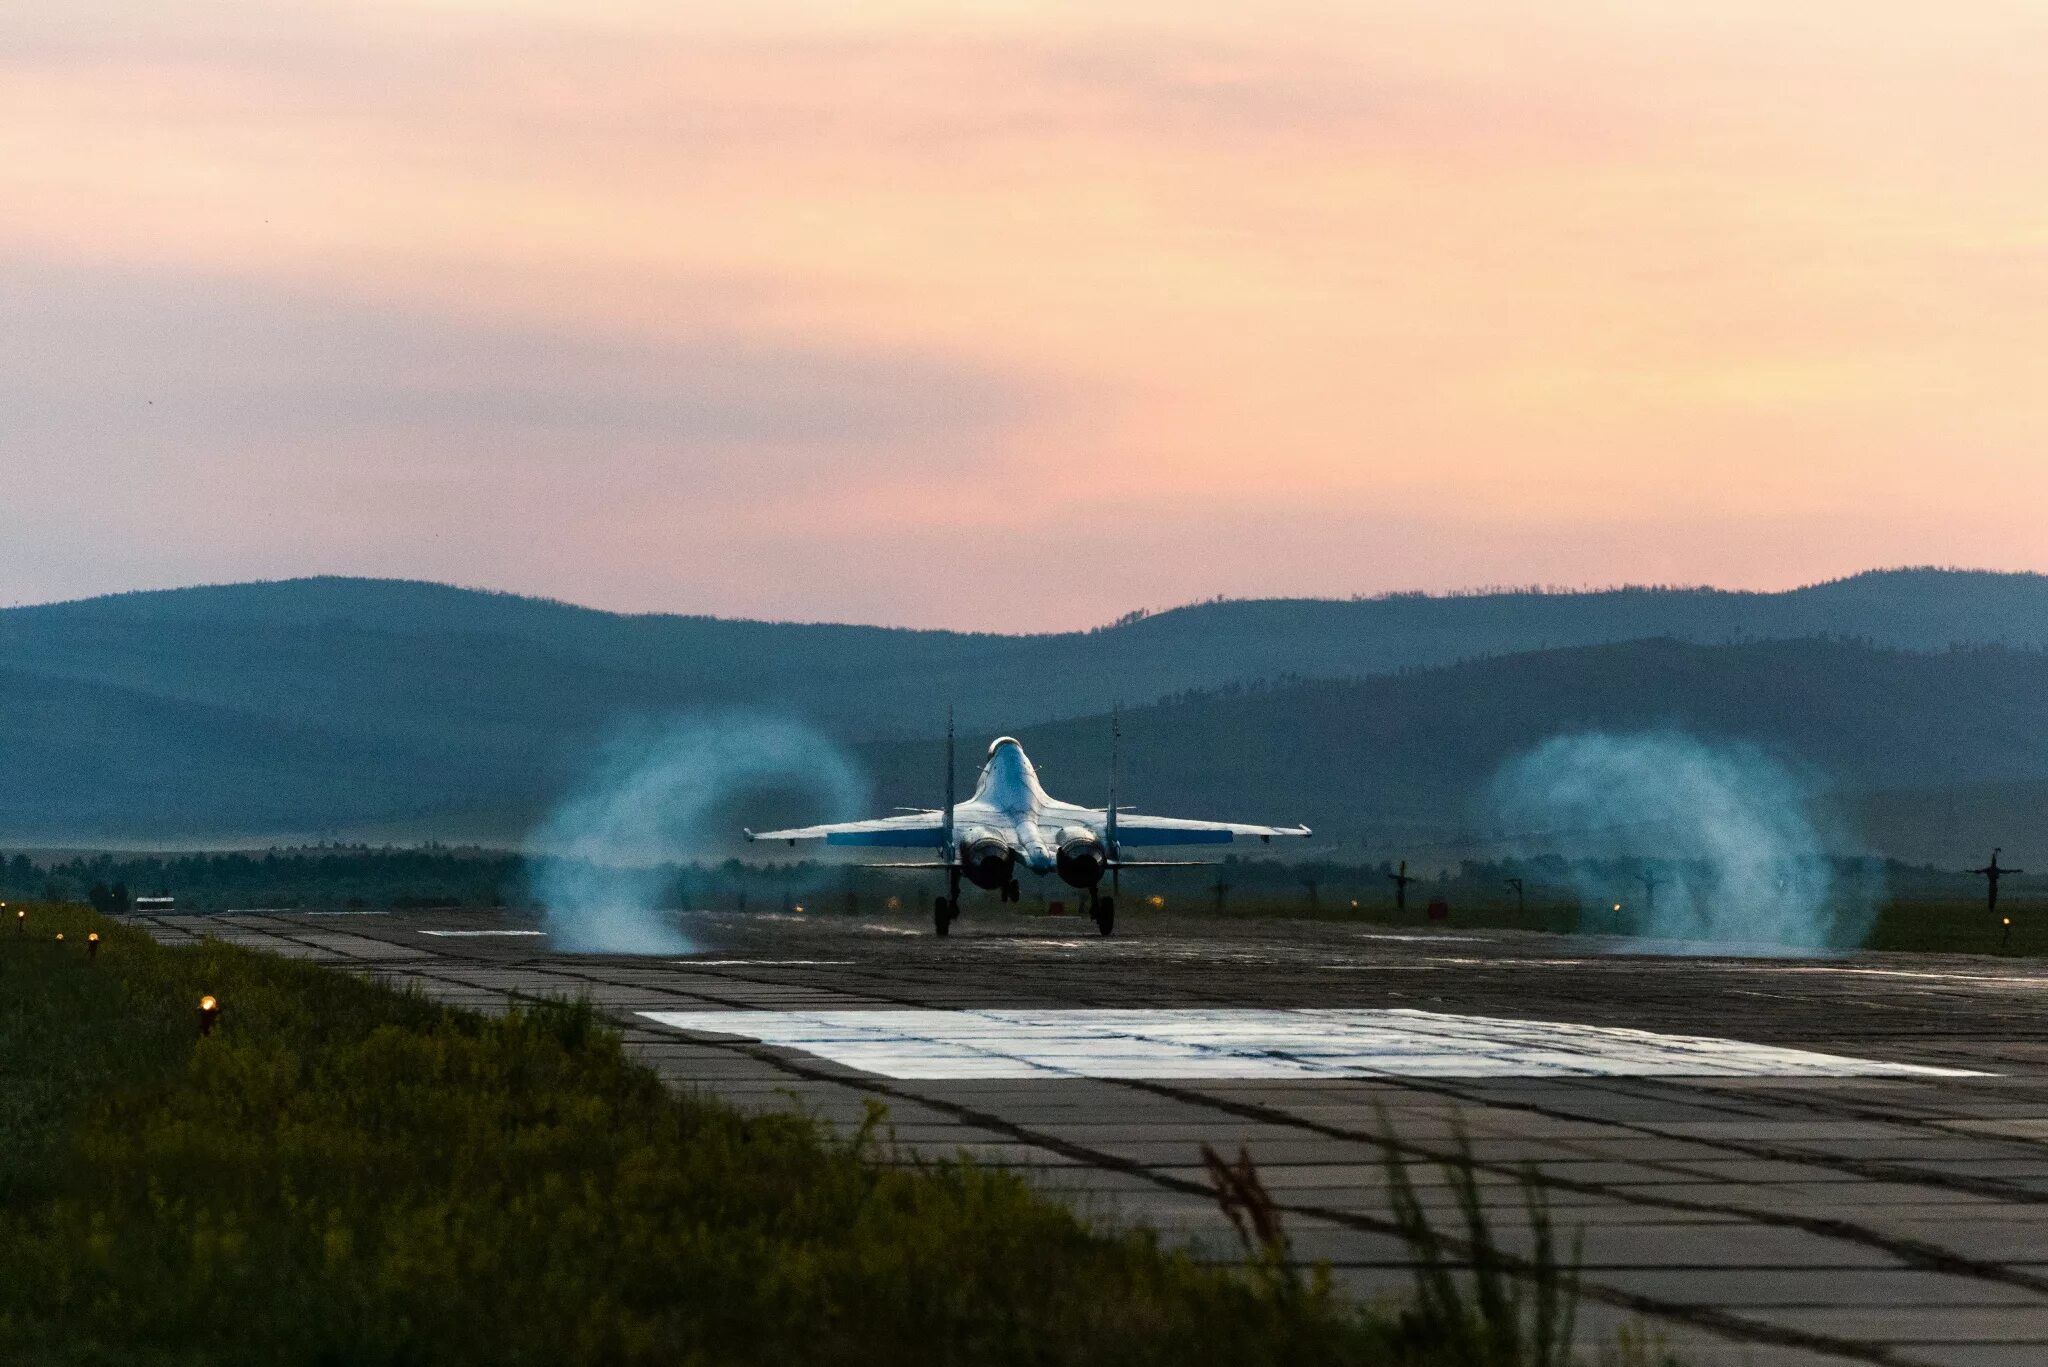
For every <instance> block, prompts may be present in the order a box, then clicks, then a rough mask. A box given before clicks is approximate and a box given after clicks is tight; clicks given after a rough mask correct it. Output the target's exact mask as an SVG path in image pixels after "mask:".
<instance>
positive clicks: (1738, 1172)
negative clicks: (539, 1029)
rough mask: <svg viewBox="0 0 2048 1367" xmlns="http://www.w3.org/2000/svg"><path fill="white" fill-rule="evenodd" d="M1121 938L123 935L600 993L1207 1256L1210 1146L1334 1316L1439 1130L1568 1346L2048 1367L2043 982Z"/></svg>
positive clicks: (1154, 921)
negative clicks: (1389, 1191)
mask: <svg viewBox="0 0 2048 1367" xmlns="http://www.w3.org/2000/svg"><path fill="white" fill-rule="evenodd" d="M1126 921H1127V925H1125V926H1123V927H1120V930H1121V931H1122V932H1123V933H1121V934H1119V936H1118V937H1117V938H1115V939H1112V940H1104V939H1101V938H1099V937H1097V936H1095V935H1094V934H1093V933H1092V927H1085V926H1084V923H1081V922H1079V921H1078V920H1077V919H1072V918H1069V919H1066V920H1056V919H1050V918H1040V917H1031V916H1026V915H1022V914H1012V913H1005V912H998V911H996V910H995V909H994V907H993V906H991V907H988V908H983V907H981V906H978V905H976V906H971V907H970V908H969V909H968V914H967V917H966V918H965V919H964V920H963V921H962V922H961V923H960V925H959V926H957V927H956V929H955V933H954V935H953V936H952V937H950V938H948V939H945V940H938V939H935V938H933V937H931V936H930V935H929V932H928V929H927V928H926V927H924V926H922V924H921V923H920V921H919V920H917V919H914V918H911V917H909V916H904V917H900V918H898V917H867V918H859V917H850V916H839V915H794V914H755V915H752V916H738V915H730V914H711V913H706V914H703V915H694V916H690V917H687V918H685V924H686V925H687V926H688V931H689V934H690V936H691V937H692V940H693V942H694V944H695V946H696V950H697V952H695V953H691V954H689V955H687V956H669V957H667V958H660V959H651V958H627V957H615V956H606V955H589V954H567V953H561V952H556V951H554V950H553V949H551V948H550V946H549V944H548V942H547V940H546V938H545V937H544V936H535V935H515V934H504V933H482V932H507V931H531V930H535V929H538V928H539V927H538V926H536V925H535V924H534V923H532V922H530V921H526V920H522V919H521V918H519V917H517V916H500V915H497V914H494V913H480V912H475V913H470V912H405V913H392V914H389V915H384V916H378V915H374V914H369V915H362V916H355V917H351V918H350V919H349V920H347V921H346V922H338V921H333V920H324V919H322V918H321V917H320V915H319V913H318V912H317V911H309V912H291V913H279V912H262V913H239V914H238V913H226V914H222V915H218V916H179V917H165V918H153V919H150V920H148V922H147V923H148V924H149V925H150V926H151V928H152V929H153V931H154V932H155V933H156V934H157V935H158V936H159V937H160V938H162V939H164V940H166V941H169V942H177V941H180V940H185V939H188V938H191V937H193V936H199V935H212V936H219V937H221V938H224V939H229V940H234V941H238V942H241V943H246V944H249V945H252V946H255V947H259V948H263V949H266V950H270V951H272V952H276V953H281V954H289V955H294V956H298V957H304V958H310V959H316V960H320V961H324V962H331V963H335V964H338V965H341V966H344V967H349V968H352V969H353V970H355V971H358V972H362V973H365V974H367V975H371V976H375V977H378V978H382V979H385V980H388V981H392V982H395V983H402V984H413V985H416V986H418V987H420V988H421V989H423V990H424V991H427V992H429V993H431V994H433V995H435V996H437V997H440V998H442V999H444V1000H448V1001H450V1002H455V1003H460V1004H462V1005H465V1006H471V1007H475V1008H478V1009H483V1010H495V1009H503V1008H504V1006H505V1005H506V1004H508V1003H512V1002H517V1001H521V1000H532V999H536V998H543V997H563V996H587V997H589V998H590V999H591V1000H592V1001H593V1002H594V1003H595V1004H596V1005H597V1007H598V1008H599V1009H600V1010H601V1011H602V1012H603V1013H604V1014H605V1015H606V1016H607V1017H608V1018H609V1019H611V1020H612V1021H613V1022H614V1023H615V1024H616V1025H617V1026H618V1027H619V1029H620V1030H621V1031H622V1032H623V1033H624V1035H625V1036H626V1039H627V1042H628V1045H629V1047H630V1048H632V1049H633V1050H635V1051H636V1052H637V1053H638V1054H639V1055H640V1056H641V1057H642V1058H643V1059H644V1060H645V1061H646V1062H647V1063H648V1064H649V1065H650V1066H652V1067H654V1068H655V1069H656V1070H657V1071H658V1072H660V1073H661V1075H662V1076H663V1077H664V1078H666V1079H668V1080H669V1081H670V1082H671V1083H673V1084H674V1085H676V1086H678V1087H684V1088H692V1089H698V1090H702V1091H705V1092H709V1093H713V1094H716V1095H719V1096H722V1097H724V1098H726V1099H728V1100H730V1101H732V1102H733V1103H734V1104H737V1105H740V1106H744V1107H748V1108H753V1109H776V1108H787V1107H789V1106H791V1105H801V1106H802V1107H804V1108H806V1109H807V1110H809V1111H811V1112H812V1113H814V1114H816V1115H818V1116H820V1117H821V1118H823V1119H825V1120H827V1121H829V1122H831V1123H835V1124H843V1125H851V1124H854V1123H857V1122H858V1121H859V1119H860V1118H861V1116H862V1115H863V1114H864V1104H865V1103H866V1102H867V1101H868V1100H871V1099H872V1100H879V1101H881V1102H883V1103H884V1104H886V1105H887V1106H888V1107H889V1108H890V1114H891V1117H892V1121H893V1123H894V1126H895V1137H896V1140H897V1143H898V1145H899V1147H900V1150H901V1156H902V1157H903V1158H904V1159H906V1160H914V1159H917V1158H920V1157H931V1156H950V1155H951V1154H953V1153H955V1152H960V1151H965V1152H968V1153H971V1154H974V1155H975V1156H977V1157H978V1158H981V1159H982V1160H984V1161H989V1162H1000V1163H1004V1164H1008V1165H1011V1166H1013V1167H1015V1168H1016V1169H1018V1170H1019V1171H1020V1172H1022V1173H1024V1174H1026V1175H1027V1177H1028V1179H1029V1180H1031V1181H1033V1182H1034V1183H1036V1184H1037V1185H1039V1186H1040V1187H1042V1188H1043V1189H1045V1190H1047V1191H1048V1192H1051V1193H1053V1194H1055V1195H1057V1196H1059V1197H1060V1198H1061V1199H1064V1200H1067V1201H1070V1202H1072V1203H1073V1204H1074V1205H1075V1206H1076V1207H1077V1208H1078V1209H1081V1210H1082V1211H1084V1212H1085V1213H1087V1214H1089V1215H1090V1216H1091V1217H1100V1218H1114V1219H1126V1220H1143V1221H1147V1222H1149V1223H1151V1224H1153V1225H1155V1226H1156V1227H1158V1228H1159V1229H1161V1230H1162V1231H1163V1232H1165V1233H1166V1234H1167V1235H1168V1236H1169V1237H1172V1238H1175V1239H1179V1240H1183V1241H1186V1242H1187V1243H1188V1244H1189V1245H1190V1246H1192V1247H1195V1248H1197V1249H1198V1250H1201V1251H1204V1252H1207V1253H1212V1254H1214V1255H1216V1256H1229V1255H1230V1254H1231V1252H1232V1251H1233V1248H1234V1243H1233V1240H1232V1238H1231V1236H1230V1232H1229V1227H1228V1225H1227V1224H1226V1223H1225V1222H1224V1221H1223V1219H1222V1217H1221V1215H1220V1214H1219V1213H1218V1212H1217V1210H1216V1208H1215V1206H1214V1204H1213V1202H1212V1201H1211V1200H1210V1198H1209V1195H1208V1190H1207V1186H1206V1183H1205V1181H1204V1178H1203V1172H1202V1169H1201V1167H1200V1157H1199V1151H1200V1146H1201V1145H1202V1144H1203V1143H1208V1144H1211V1145H1213V1146H1215V1147H1216V1148H1217V1149H1219V1150H1221V1151H1224V1152H1226V1153H1229V1154H1235V1153H1236V1151H1237V1149H1238V1147H1239V1146H1243V1147H1245V1148H1246V1149H1248V1150H1249V1151H1250V1152H1251V1154H1252V1156H1253V1158H1254V1159H1255V1160H1256V1161H1257V1162H1258V1164H1259V1166H1260V1170H1261V1173H1262V1175H1263V1177H1264V1180H1265V1181H1266V1184H1267V1186H1268V1187H1269V1189H1271V1190H1272V1191H1273V1193H1274V1194H1275V1196H1276V1198H1277V1199H1278V1200H1279V1201H1280V1202H1281V1204H1282V1206H1283V1208H1284V1209H1285V1211H1286V1213H1287V1217H1288V1219H1289V1221H1290V1229H1291V1230H1292V1232H1293V1234H1294V1236H1295V1246H1296V1252H1297V1255H1298V1256H1301V1257H1304V1258H1311V1259H1317V1260H1323V1261H1326V1262H1328V1263H1329V1264H1330V1265H1331V1266H1332V1268H1333V1269H1334V1271H1335V1274H1336V1277H1337V1281H1338V1284H1339V1286H1340V1287H1342V1288H1344V1289H1345V1290H1346V1291H1347V1292H1350V1293H1353V1294H1358V1295H1373V1294H1380V1293H1384V1292H1398V1291H1400V1290H1401V1289H1403V1287H1404V1286H1405V1284H1406V1278H1407V1276H1408V1272H1409V1269H1408V1266H1407V1251H1406V1249H1405V1246H1404V1245H1402V1244H1401V1243H1400V1241H1399V1240H1398V1239H1395V1238H1393V1237H1391V1235H1392V1229H1391V1222H1390V1220H1389V1217H1388V1213H1387V1206H1386V1201H1385V1193H1386V1173H1385V1169H1384V1162H1385V1160H1386V1159H1387V1157H1388V1156H1389V1155H1390V1154H1391V1155H1397V1156H1399V1157H1401V1158H1403V1159H1405V1160H1407V1161H1408V1162H1409V1163H1410V1164H1411V1168H1410V1173H1411V1176H1412V1177H1413V1179H1414V1180H1415V1182H1416V1185H1417V1188H1418V1190H1419V1192H1420V1194H1421V1198H1422V1200H1423V1202H1424V1203H1425V1205H1426V1206H1427V1207H1428V1208H1430V1209H1432V1210H1434V1211H1439V1212H1442V1213H1443V1214H1444V1215H1445V1217H1446V1218H1448V1217H1449V1216H1450V1214H1451V1212H1452V1210H1453V1200H1452V1193H1451V1189H1450V1188H1449V1186H1448V1185H1447V1184H1446V1183H1445V1182H1444V1180H1443V1178H1442V1175H1441V1173H1440V1172H1439V1171H1438V1170H1437V1169H1436V1168H1435V1167H1434V1166H1433V1163H1434V1162H1435V1161H1436V1160H1442V1159H1447V1158H1451V1157H1452V1156H1454V1155H1455V1154H1456V1153H1457V1152H1458V1149H1459V1145H1460V1144H1461V1142H1462V1143H1464V1144H1466V1145H1468V1146H1469V1152H1470V1154H1471V1156H1472V1158H1473V1161H1474V1162H1475V1163H1476V1164H1477V1165H1478V1174H1479V1177H1480V1179H1481V1182H1482V1185H1483V1187H1484V1189H1485V1190H1486V1191H1487V1192H1488V1194H1489V1199H1491V1200H1493V1201H1494V1202H1496V1209H1497V1211H1498V1213H1499V1217H1500V1218H1499V1222H1500V1227H1501V1233H1502V1237H1503V1239H1504V1240H1505V1242H1506V1243H1507V1245H1508V1246H1509V1247H1510V1248H1515V1247H1519V1246H1525V1245H1526V1242H1527V1239H1528V1237H1529V1233H1528V1223H1527V1219H1526V1217H1525V1215H1524V1214H1523V1213H1522V1195H1523V1193H1522V1187H1521V1184H1522V1182H1523V1181H1524V1180H1525V1179H1526V1178H1530V1175H1531V1174H1533V1178H1532V1179H1531V1180H1533V1181H1534V1182H1535V1184H1536V1186H1537V1188H1538V1189H1539V1190H1540V1191H1541V1193H1542V1194H1543V1196H1544V1197H1545V1199H1546V1200H1547V1202H1548V1204H1549V1205H1550V1207H1551V1209H1552V1212H1553V1214H1554V1215H1555V1217H1556V1219H1557V1221H1558V1222H1559V1224H1560V1225H1562V1226H1563V1227H1564V1229H1565V1230H1566V1231H1571V1230H1574V1229H1582V1230H1583V1231H1584V1245H1583V1258H1584V1263H1583V1266H1584V1269H1585V1290H1586V1305H1585V1310H1584V1314H1583V1315H1582V1320H1583V1328H1584V1330H1585V1332H1586V1333H1587V1334H1588V1335H1589V1336H1590V1335H1593V1334H1597V1333H1599V1332H1602V1331H1604V1330H1605V1329H1607V1328H1608V1327H1610V1326H1611V1325H1613V1324H1615V1323H1617V1322H1621V1321H1624V1320H1628V1319H1631V1318H1636V1317H1640V1318H1642V1319H1644V1320H1647V1321H1649V1322H1650V1323H1651V1324H1652V1325H1653V1327H1655V1328H1657V1329H1659V1330H1661V1331H1663V1332H1664V1333H1665V1334H1666V1335H1667V1336H1668V1337H1669V1338H1670V1339H1671V1341H1672V1342H1673V1343H1674V1345H1677V1346H1680V1347H1683V1348H1685V1349H1686V1350H1687V1351H1688V1352H1691V1353H1693V1354H1694V1357H1695V1360H1696V1361H1700V1362H1726V1363H1730V1364H1734V1363H1754V1364H1759V1365H1762V1364H1771V1365H1772V1367H1792V1365H1794V1364H1822V1363H1836V1364H1839V1363H1843V1362H1864V1363H1884V1364H1918V1365H1920V1367H1927V1365H1929V1364H1947V1363H1958V1364H1960V1363H1977V1362H1981V1363H1987V1364H1989V1363H2004V1362H2013V1363H2019V1362H2025V1363H2030V1364H2035V1363H2048V1015H2044V1012H2043V1006H2044V1004H2048V972H2043V971H2042V969H2041V967H2040V966H2039V965H2038V964H2031V963H2019V964H2007V963H2001V962H1999V961H1996V960H1984V959H1966V958H1960V957H1940V956H1921V955H1857V956H1853V957H1850V958H1845V959H1840V960H1819V959H1798V960H1769V959H1742V958H1717V957H1712V956H1707V955H1698V954H1688V955H1684V956H1676V957H1657V956H1649V955H1642V954H1639V953H1631V952H1629V951H1631V950H1639V949H1640V948H1641V946H1640V945H1636V944H1632V943H1630V942H1626V941H1605V940H1600V939H1594V938H1565V937H1553V936H1543V935H1534V934H1518V933H1514V932H1477V931H1465V930H1457V931H1446V932H1445V933H1442V934H1432V933H1426V932H1425V933H1415V932H1409V931H1400V932H1395V931H1388V930H1385V929H1380V928H1374V927H1370V926H1364V925H1350V924H1344V923H1337V922H1313V923H1311V922H1290V921H1259V920H1249V919H1247V920H1230V919H1206V918H1188V917H1180V916H1175V917H1172V918H1166V917H1161V916H1151V917H1148V916H1146V915H1145V914H1144V913H1142V912H1139V913H1137V914H1134V915H1130V916H1128V917H1127V918H1126ZM1084 929H1085V930H1086V931H1087V933H1083V932H1084ZM962 1060H965V1061H966V1062H965V1065H964V1066H961V1061H962ZM1104 1060H1114V1061H1115V1063H1116V1066H1113V1067H1111V1066H1103V1061H1104ZM1190 1060H1195V1061H1196V1066H1188V1065H1189V1061H1190ZM1219 1060H1220V1065H1219V1062H1218V1061H1219ZM935 1061H938V1062H942V1063H944V1065H945V1066H938V1063H937V1062H935ZM1461 1136H1462V1139H1461Z"/></svg>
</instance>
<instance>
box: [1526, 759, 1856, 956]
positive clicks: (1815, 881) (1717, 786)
mask: <svg viewBox="0 0 2048 1367" xmlns="http://www.w3.org/2000/svg"><path fill="white" fill-rule="evenodd" d="M1818 795H1819V790H1818V786H1817V785H1816V784H1815V783H1814V782H1813V781H1812V780H1811V779H1809V778H1806V777H1803V776H1801V775H1799V774H1797V773H1795V772H1794V771H1793V770H1792V769H1791V768H1789V767H1788V766H1787V765H1786V764H1784V763H1781V762H1780V761H1778V760H1776V759H1774V758H1772V757H1771V756H1770V755H1768V754H1766V753H1764V752H1763V751H1762V750H1760V749H1758V748H1757V747H1755V746H1753V745H1748V744H1744V743H1737V742H1713V743H1709V742H1707V741H1703V740H1701V739H1698V738H1696V737H1693V736H1690V735H1686V734H1684V733H1681V732H1675V731H1652V732H1643V733H1635V734H1612V733H1607V732H1591V733H1586V734H1581V735H1569V736H1557V737H1554V738H1552V739H1550V740H1547V741H1545V742H1543V743H1542V744H1541V745H1538V746H1537V747H1536V748H1535V749H1533V750H1531V751H1529V752H1527V753H1525V754H1523V755H1521V756H1519V757H1517V758H1515V759H1513V760H1511V761H1509V762H1508V763H1507V764H1506V765H1504V766H1503V767H1502V768H1501V770H1500V772H1499V773H1498V774H1497V775H1495V777H1494V779H1493V781H1492V783H1491V785H1490V786H1489V790H1488V796H1489V800H1490V806H1491V808H1492V812H1493V815H1494V818H1495V819H1496V820H1497V821H1498V822H1500V823H1501V826H1502V828H1504V829H1508V830H1538V831H1547V832H1553V833H1555V835H1554V837H1553V838H1552V841H1551V843H1550V847H1549V848H1548V849H1539V848H1538V847H1537V845H1536V843H1535V842H1534V841H1526V840H1525V842H1524V844H1523V848H1522V849H1521V850H1520V851H1519V853H1521V854H1522V855H1523V856H1524V857H1530V856H1535V855H1538V854H1560V853H1562V852H1563V851H1562V849H1560V847H1561V846H1567V845H1568V847H1569V851H1570V853H1569V856H1568V860H1569V862H1568V865H1567V867H1568V873H1567V875H1566V876H1567V878H1568V879H1569V880H1570V882H1571V883H1572V884H1573V886H1574V890H1575V891H1576V892H1577V893H1578V895H1579V899H1580V905H1581V906H1587V907H1591V906H1601V905H1603V904H1604V903H1605V902H1606V901H1607V899H1608V898H1614V899H1615V900H1624V899H1625V900H1626V902H1627V904H1628V912H1629V916H1630V918H1631V919H1630V924H1631V925H1632V927H1633V928H1634V929H1635V930H1636V932H1637V933H1638V934H1639V935H1647V936H1651V937H1656V938H1659V939H1664V940H1669V941H1677V942H1681V947H1685V948H1694V949H1697V950H1699V951H1700V952H1716V953H1726V952H1731V951H1732V952H1737V953H1744V952H1746V953H1757V954H1772V953H1781V954H1782V953H1792V954H1798V953H1819V952H1825V951H1829V950H1843V949H1853V948H1855V947H1857V946H1859V945H1861V944H1862V943H1863V940H1864V937H1865V936H1866V935H1867V934H1868V932H1869V930H1870V926H1871V922H1872V921H1873V920H1874V919H1875V916H1876V906H1877V900H1878V894H1879V891H1880V889H1879V888H1878V887H1877V885H1876V882H1875V881H1874V879H1873V878H1872V877H1871V876H1870V875H1869V868H1870V865H1868V864H1867V863H1863V862H1861V861H1859V862H1858V864H1857V867H1858V868H1859V869H1860V870H1863V872H1862V873H1860V874H1859V875H1858V876H1857V877H1855V878H1852V879H1847V880H1845V879H1843V878H1841V877H1839V876H1838V860H1840V859H1842V858H1843V857H1845V856H1846V855H1848V854H1851V853H1853V852H1854V850H1853V846H1854V842H1853V841H1850V840H1848V839H1847V838H1846V836H1845V834H1844V833H1843V832H1839V831H1834V830H1830V829H1827V828H1826V823H1825V822H1824V821H1823V819H1822V817H1821V816H1820V814H1819V811H1818V808H1817V805H1816V798H1817V797H1818ZM1642 872H1648V873H1649V874H1650V875H1651V876H1652V877H1653V878H1655V879H1657V880H1658V884H1657V888H1656V893H1655V897H1654V905H1649V903H1650V902H1651V900H1652V899H1650V898H1648V897H1647V896H1645V895H1644V894H1643V890H1642V888H1641V886H1640V884H1638V883H1635V882H1634V878H1635V875H1637V874H1639V873H1642Z"/></svg>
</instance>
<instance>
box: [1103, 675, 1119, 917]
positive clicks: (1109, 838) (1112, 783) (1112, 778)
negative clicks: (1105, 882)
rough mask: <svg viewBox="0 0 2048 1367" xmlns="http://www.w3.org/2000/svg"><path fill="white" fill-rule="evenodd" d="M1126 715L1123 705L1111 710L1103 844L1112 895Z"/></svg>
mask: <svg viewBox="0 0 2048 1367" xmlns="http://www.w3.org/2000/svg"><path fill="white" fill-rule="evenodd" d="M1123 738H1124V715H1123V704H1122V703H1120V702H1119V703H1114V704H1112V705H1111V706H1110V709H1109V807H1108V808H1107V809H1106V811H1105V813H1104V818H1105V819H1104V821H1103V831H1102V843H1103V844H1104V845H1105V846H1106V847H1107V848H1108V852H1109V886H1110V890H1111V892H1112V893H1114V892H1115V890H1116V887H1117V876H1116V875H1117V865H1118V864H1119V863H1121V862H1122V857H1121V856H1120V855H1119V854H1118V852H1117V848H1116V780H1117V768H1118V764H1119V761H1120V759H1121V758H1122V756H1121V751H1122V750H1123Z"/></svg>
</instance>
